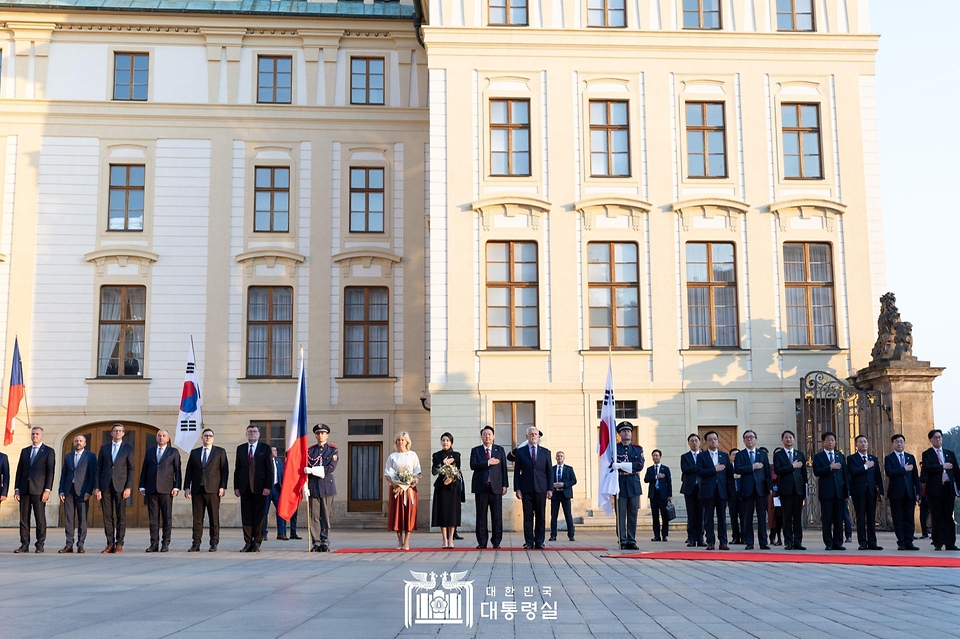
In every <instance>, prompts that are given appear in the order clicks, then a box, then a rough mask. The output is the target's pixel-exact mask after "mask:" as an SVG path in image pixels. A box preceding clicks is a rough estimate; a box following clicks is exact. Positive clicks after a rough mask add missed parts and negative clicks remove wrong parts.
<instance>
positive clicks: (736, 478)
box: [727, 448, 743, 544]
mask: <svg viewBox="0 0 960 639" xmlns="http://www.w3.org/2000/svg"><path fill="white" fill-rule="evenodd" d="M739 452H740V449H739V448H731V449H730V451H729V452H728V455H729V457H730V462H731V464H732V463H733V460H735V459H736V458H737V453H739ZM727 508H728V509H729V511H730V536H731V539H730V543H731V544H742V543H743V532H741V530H740V511H741V507H740V473H738V472H736V469H734V470H733V472H731V473H730V475H729V476H728V477H727Z"/></svg>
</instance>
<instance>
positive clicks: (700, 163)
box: [687, 102, 727, 178]
mask: <svg viewBox="0 0 960 639" xmlns="http://www.w3.org/2000/svg"><path fill="white" fill-rule="evenodd" d="M726 146H727V144H726V130H725V128H724V117H723V104H722V103H715V102H687V172H688V174H689V176H690V177H692V178H717V177H727V156H726Z"/></svg>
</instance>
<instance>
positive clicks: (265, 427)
mask: <svg viewBox="0 0 960 639" xmlns="http://www.w3.org/2000/svg"><path fill="white" fill-rule="evenodd" d="M250 425H251V426H256V427H257V428H259V429H260V441H262V442H263V443H264V444H266V445H267V446H273V447H275V448H276V449H277V459H284V458H285V457H286V456H287V422H285V421H283V420H272V421H267V420H262V419H251V420H250ZM281 479H282V478H281Z"/></svg>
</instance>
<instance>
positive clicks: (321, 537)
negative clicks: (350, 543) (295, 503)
mask: <svg viewBox="0 0 960 639" xmlns="http://www.w3.org/2000/svg"><path fill="white" fill-rule="evenodd" d="M313 434H314V435H316V437H317V443H316V444H314V445H313V446H311V447H310V449H309V450H308V451H307V467H306V468H304V469H303V472H304V474H305V475H309V478H310V483H309V488H308V490H309V497H308V498H309V499H310V536H311V537H313V548H311V549H310V551H311V552H328V551H329V550H330V545H329V543H328V537H329V535H330V516H331V514H332V513H333V497H334V495H336V494H337V484H336V483H335V482H334V480H333V471H334V470H336V468H337V460H338V459H339V457H340V451H338V450H337V447H336V446H334V445H333V444H328V443H327V437H329V436H330V427H329V426H327V425H326V424H317V425H315V426H314V427H313Z"/></svg>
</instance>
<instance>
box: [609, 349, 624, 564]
mask: <svg viewBox="0 0 960 639" xmlns="http://www.w3.org/2000/svg"><path fill="white" fill-rule="evenodd" d="M607 368H608V369H609V370H611V371H613V345H612V344H610V343H607ZM610 445H611V446H613V455H612V456H613V461H617V404H616V402H614V404H613V439H612V440H611V441H610ZM607 470H608V471H609V470H610V467H609V466H608V467H607ZM619 484H620V475H619V473H618V474H617V485H618V486H619ZM613 518H614V521H615V522H616V524H615V525H614V527H613V529H614V531H616V534H617V548H619V547H620V541H621V540H622V539H623V537H621V536H620V493H619V491H617V494H616V495H615V496H614V497H613ZM624 523H626V522H624Z"/></svg>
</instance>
